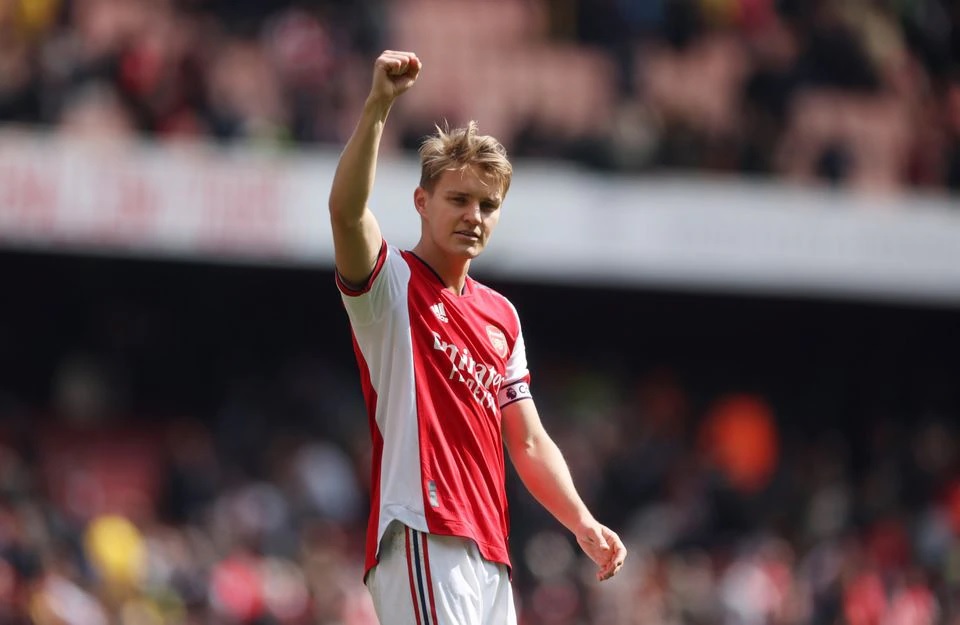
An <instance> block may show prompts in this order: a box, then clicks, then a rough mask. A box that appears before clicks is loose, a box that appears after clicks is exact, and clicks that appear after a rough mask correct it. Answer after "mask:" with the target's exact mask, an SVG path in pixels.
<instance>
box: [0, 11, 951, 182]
mask: <svg viewBox="0 0 960 625" xmlns="http://www.w3.org/2000/svg"><path fill="white" fill-rule="evenodd" d="M958 27H960V11H958V10H957V8H956V5H955V3H952V2H948V1H947V0H645V1H643V2H634V1H630V0H604V1H602V2H586V1H583V0H485V1H484V2H475V1H472V0H361V1H357V2H347V1H345V0H272V1H270V2H264V1H258V0H235V1H229V0H3V1H2V2H0V123H28V124H41V125H44V126H48V127H55V128H57V129H59V130H61V131H63V132H68V133H81V134H94V135H97V136H142V135H146V136H149V137H154V138H158V139H161V140H172V139H176V138H184V137H189V138H197V137H199V138H213V139H215V140H221V141H232V140H243V141H250V142H254V143H256V144H259V145H269V146H273V147H277V146H280V147H283V146H290V147H294V146H306V145H314V144H330V145H339V144H342V142H343V141H344V140H345V139H346V137H347V136H348V135H349V132H350V130H351V129H352V126H353V123H354V121H355V119H356V115H357V110H358V108H359V106H360V105H361V103H362V101H363V98H364V97H365V95H366V91H367V88H368V85H369V75H370V67H371V61H372V59H373V58H374V57H375V55H376V54H377V53H378V51H379V50H380V49H381V48H384V47H390V48H410V49H414V50H416V51H417V52H419V53H420V54H421V56H422V58H423V59H424V61H425V64H426V71H425V73H424V77H423V79H422V81H421V82H422V83H423V85H422V86H421V87H418V89H417V90H415V91H412V92H411V95H410V96H409V98H407V100H408V102H405V103H403V105H402V106H398V107H397V110H396V112H395V115H394V118H395V119H394V121H392V122H391V126H390V128H389V132H388V136H387V137H386V148H387V149H391V148H396V149H409V148H411V147H413V146H415V145H416V140H417V138H418V137H422V136H423V135H425V134H427V133H428V132H429V131H430V130H431V124H432V123H433V122H434V121H437V120H438V119H439V118H440V117H446V118H447V119H450V120H451V121H454V122H456V123H462V122H463V121H465V119H466V118H468V117H476V118H479V121H480V124H481V129H485V130H487V131H489V132H492V133H493V134H496V135H498V136H499V137H500V138H501V139H502V140H503V142H504V143H505V144H506V146H507V147H508V149H510V150H511V152H512V153H513V154H514V155H518V156H536V157H547V158H564V159H573V160H576V161H579V162H582V163H585V164H588V165H590V166H593V167H598V168H601V169H605V170H617V171H627V172H635V171H646V170H650V169H653V168H681V169H693V170H697V171H703V172H710V173H722V174H747V175H762V176H777V177H780V178H783V179H787V180H795V181H806V182H810V183H814V182H821V183H827V184H837V185H844V186H848V187H852V188H856V189H870V190H880V191H891V190H897V189H904V188H921V189H928V190H935V191H940V192H943V191H947V190H950V191H952V190H954V189H956V188H958V186H960V140H958V139H960V80H958V78H957V75H958V74H957V68H958V62H960V36H958V34H957V33H958V31H957V29H958Z"/></svg>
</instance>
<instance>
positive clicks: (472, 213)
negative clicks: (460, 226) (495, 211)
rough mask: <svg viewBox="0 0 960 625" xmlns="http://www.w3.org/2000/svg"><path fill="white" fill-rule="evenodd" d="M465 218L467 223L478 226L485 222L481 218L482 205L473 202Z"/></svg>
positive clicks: (468, 207)
mask: <svg viewBox="0 0 960 625" xmlns="http://www.w3.org/2000/svg"><path fill="white" fill-rule="evenodd" d="M463 218H464V220H465V221H467V222H469V223H472V224H478V223H480V222H481V221H483V219H482V218H481V217H480V203H479V202H472V203H471V204H469V205H468V206H467V209H466V212H465V213H464V216H463Z"/></svg>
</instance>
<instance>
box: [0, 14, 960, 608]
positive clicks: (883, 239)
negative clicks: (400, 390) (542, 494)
mask: <svg viewBox="0 0 960 625" xmlns="http://www.w3.org/2000/svg"><path fill="white" fill-rule="evenodd" d="M958 28H960V6H958V5H957V4H956V3H953V2H948V1H947V0H803V1H801V0H594V1H593V2H588V1H587V0H355V1H353V2H347V1H344V0H270V1H267V0H230V1H227V0H0V294H2V295H0V624H3V625H7V624H9V625H21V624H24V623H36V624H39V625H108V624H109V625H114V624H116V625H181V624H182V625H187V624H189V625H206V624H214V625H221V624H223V625H227V624H230V625H233V624H238V625H240V624H242V625H246V624H250V625H306V624H316V625H334V624H336V625H376V617H375V616H374V614H373V611H372V606H371V604H370V601H369V597H368V596H367V593H366V590H365V588H364V586H363V585H362V580H361V573H362V558H363V553H362V549H363V535H364V527H365V522H366V512H367V509H368V495H369V466H370V445H369V433H368V430H367V419H366V416H365V413H364V408H363V403H362V398H361V394H360V384H359V381H358V377H357V373H356V365H355V363H354V360H353V352H352V348H351V344H350V334H349V326H348V323H347V319H346V315H345V314H344V312H343V310H342V305H341V303H340V300H339V294H338V292H337V290H336V287H335V286H334V282H333V264H332V246H331V241H330V235H329V225H328V224H327V217H326V197H327V192H328V190H329V184H330V181H331V179H332V175H333V168H334V167H335V164H336V159H337V155H338V151H339V149H340V147H341V146H342V144H343V142H344V141H345V140H346V139H347V137H348V136H349V133H350V132H351V130H352V128H353V124H354V123H355V120H356V117H357V114H358V111H359V108H360V106H361V105H362V102H363V99H364V97H365V95H366V92H367V89H368V86H369V82H370V73H371V67H372V61H373V59H374V58H375V57H376V55H377V54H378V53H379V52H380V50H381V49H383V48H392V49H411V50H414V51H416V52H417V53H418V54H419V56H420V58H421V59H422V60H423V62H424V70H423V74H422V76H421V79H420V80H419V81H418V83H417V85H416V86H415V87H414V88H413V89H412V90H411V91H410V92H409V93H408V94H406V95H405V96H404V98H403V99H402V100H401V101H400V102H398V103H397V105H396V106H395V108H394V111H393V112H392V114H391V118H390V121H389V124H388V129H387V135H386V136H385V138H384V147H383V155H382V160H381V167H380V170H379V173H378V180H377V189H376V191H375V194H374V201H373V202H372V205H373V208H374V210H375V211H376V212H377V214H378V216H379V217H380V219H381V222H382V225H383V230H384V232H385V235H386V237H387V238H388V239H389V240H390V241H391V243H395V244H397V245H400V246H401V247H406V246H411V245H413V244H414V243H415V242H416V238H417V235H418V233H419V230H418V225H417V221H416V219H415V214H414V212H413V211H412V210H411V207H410V198H411V196H412V191H413V188H414V185H415V184H416V182H417V179H418V170H417V163H416V159H415V153H414V151H413V150H414V149H415V148H416V146H417V144H418V141H419V139H420V138H421V137H423V136H424V135H426V134H428V133H430V132H431V131H432V128H433V124H434V123H437V122H440V121H442V120H444V119H446V120H449V121H450V122H451V123H453V124H460V123H464V122H465V121H467V120H468V119H476V120H478V121H479V123H480V128H481V130H482V131H484V132H488V133H491V134H494V135H496V136H497V137H498V138H500V139H501V140H502V142H503V143H504V144H505V145H506V147H507V148H508V150H509V151H510V154H511V156H512V158H513V160H514V163H515V167H516V174H515V179H514V184H513V187H512V188H511V191H510V194H509V195H508V197H507V201H506V203H505V206H504V213H503V219H502V220H501V224H500V226H499V230H498V233H497V236H495V237H494V239H493V241H492V243H491V247H490V249H489V250H488V251H487V253H486V254H485V255H484V256H483V257H481V259H479V260H478V261H477V262H476V263H475V264H474V266H473V272H474V274H475V276H476V277H477V278H479V279H481V280H482V281H484V282H486V283H488V284H490V285H491V286H493V287H495V288H497V289H499V290H500V291H502V292H503V293H504V294H505V295H507V296H508V297H509V298H511V300H512V301H513V302H514V303H515V305H516V307H517V308H518V310H519V312H520V315H521V318H522V320H523V323H524V332H525V337H526V343H527V348H528V354H529V359H530V364H531V369H532V372H533V389H534V393H535V396H536V398H537V401H538V406H539V407H540V411H541V413H542V414H543V418H544V421H545V423H546V425H547V428H548V430H549V431H550V432H551V433H552V434H553V436H554V438H555V439H556V440H557V442H558V444H559V445H560V446H561V448H562V449H563V450H564V452H565V455H566V458H567V460H568V462H569V464H570V466H571V469H572V471H573V473H574V475H575V479H576V481H577V484H578V485H579V487H580V489H581V492H582V494H583V496H584V498H585V499H586V500H587V501H588V503H589V505H590V506H591V508H592V509H593V510H594V511H595V513H596V514H597V516H598V517H599V518H600V519H601V520H602V521H603V522H605V523H607V524H609V525H611V526H612V527H614V528H615V529H617V530H618V531H619V532H620V534H621V536H622V537H623V538H624V540H625V542H626V543H627V544H628V547H629V548H630V550H631V557H630V558H629V560H628V563H627V566H626V568H625V569H624V571H623V572H622V573H621V574H620V575H619V576H618V577H617V578H615V579H614V580H612V581H610V582H606V583H604V584H597V583H596V582H595V581H594V578H593V567H592V566H591V565H590V564H589V563H588V562H585V561H584V558H583V557H582V556H581V555H580V553H579V551H578V550H577V549H576V545H575V543H573V542H572V541H571V539H570V536H568V535H567V534H566V532H565V531H564V530H563V529H562V528H561V527H560V526H559V525H558V524H557V523H556V522H555V521H553V520H552V519H551V518H550V517H549V515H547V514H546V513H545V512H544V511H543V510H542V509H541V508H540V507H539V506H538V505H537V504H536V503H535V502H533V500H532V499H531V497H530V496H529V495H528V494H527V493H526V491H524V489H523V487H522V485H520V484H519V482H518V480H517V479H516V477H515V476H514V475H513V474H511V475H510V476H509V493H510V501H511V516H512V537H511V547H512V555H513V559H514V563H515V577H514V581H515V588H516V593H517V602H518V607H519V611H520V614H521V623H523V625H591V624H598V625H599V624H602V625H640V624H643V625H646V624H651V625H652V624H657V625H673V624H677V625H680V624H694V625H699V624H702V625H711V624H717V625H728V624H729V625H767V624H770V625H773V624H784V625H786V624H806V623H812V624H823V625H834V624H841V623H848V624H851V625H921V624H933V623H960V456H958V448H957V428H958V421H957V419H958V416H960V391H958V387H960V383H958V380H960V357H958V354H960V316H958V313H960V210H958V209H960V204H958V203H957V197H956V195H955V194H956V192H957V189H958V187H960V73H958V69H960V30H958ZM384 625H386V624H384Z"/></svg>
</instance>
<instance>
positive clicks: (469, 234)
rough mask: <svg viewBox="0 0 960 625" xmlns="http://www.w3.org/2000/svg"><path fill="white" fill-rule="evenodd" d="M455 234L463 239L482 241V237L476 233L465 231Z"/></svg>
mask: <svg viewBox="0 0 960 625" xmlns="http://www.w3.org/2000/svg"><path fill="white" fill-rule="evenodd" d="M455 234H459V235H460V236H462V237H468V238H470V239H475V240H477V241H479V240H480V235H479V234H477V233H476V232H468V231H464V230H457V232H456V233H455Z"/></svg>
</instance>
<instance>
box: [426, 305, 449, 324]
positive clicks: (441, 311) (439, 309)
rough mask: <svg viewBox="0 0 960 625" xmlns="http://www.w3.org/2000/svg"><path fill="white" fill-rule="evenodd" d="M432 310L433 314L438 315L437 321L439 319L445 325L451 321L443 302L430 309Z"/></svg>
mask: <svg viewBox="0 0 960 625" xmlns="http://www.w3.org/2000/svg"><path fill="white" fill-rule="evenodd" d="M430 310H432V311H433V314H434V315H436V317H437V319H439V320H440V321H442V322H443V323H447V322H448V321H449V319H447V311H446V309H445V308H444V307H443V302H437V303H436V304H434V305H433V306H431V307H430Z"/></svg>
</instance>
